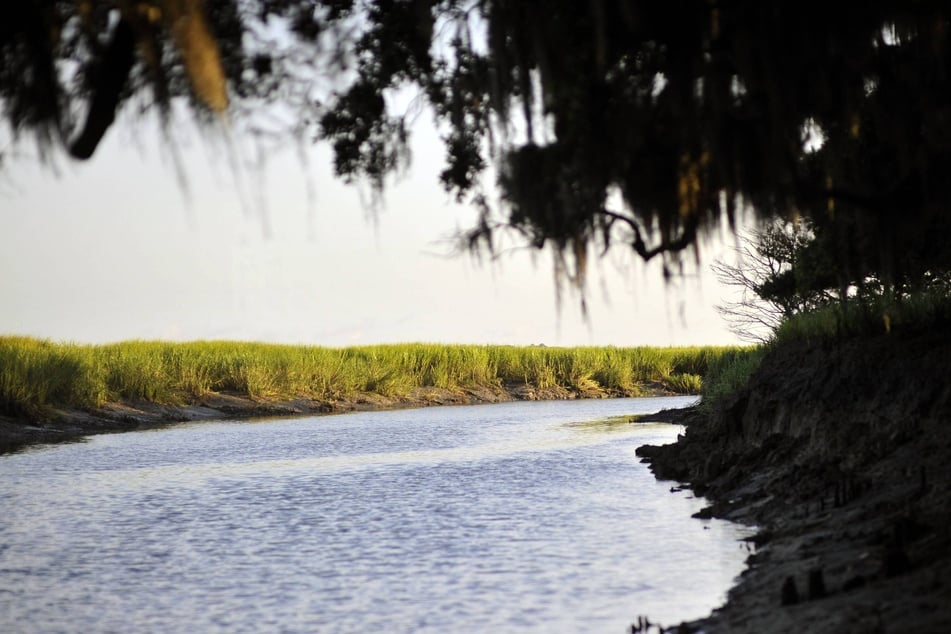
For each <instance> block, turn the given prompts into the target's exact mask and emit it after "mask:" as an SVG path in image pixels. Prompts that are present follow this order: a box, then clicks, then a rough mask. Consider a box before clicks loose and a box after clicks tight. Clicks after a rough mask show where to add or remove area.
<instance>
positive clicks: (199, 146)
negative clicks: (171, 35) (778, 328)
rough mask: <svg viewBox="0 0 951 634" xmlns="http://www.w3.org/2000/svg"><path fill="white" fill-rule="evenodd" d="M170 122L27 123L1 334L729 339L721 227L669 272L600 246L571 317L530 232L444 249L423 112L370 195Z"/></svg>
mask: <svg viewBox="0 0 951 634" xmlns="http://www.w3.org/2000/svg"><path fill="white" fill-rule="evenodd" d="M173 137H174V139H175V142H174V143H173V144H169V143H168V142H166V141H164V140H163V139H162V137H161V135H160V134H159V132H158V130H157V127H156V126H154V125H152V124H148V123H146V124H139V125H130V124H129V122H128V121H127V120H123V119H120V121H119V123H117V125H115V126H114V127H113V128H112V129H111V130H110V131H109V132H108V133H107V136H106V138H105V140H104V141H103V143H102V145H101V146H100V148H99V149H98V150H97V153H96V155H95V156H94V157H93V158H92V160H91V161H88V162H85V163H78V162H75V161H70V160H68V159H66V158H63V157H59V158H56V159H54V160H53V161H52V162H43V161H40V160H38V157H37V153H36V152H35V151H32V152H31V149H30V146H29V144H28V143H22V144H21V145H20V146H18V148H17V153H18V154H19V156H14V157H11V158H9V159H7V160H5V161H4V164H3V169H4V172H3V173H2V175H0V334H8V335H30V336H35V337H41V338H48V339H52V340H57V341H75V342H82V343H104V342H112V341H122V340H128V339H149V340H152V339H164V340H174V341H190V340H200V339H228V340H245V341H248V340H254V341H268V342H275V343H292V344H312V345H323V346H334V347H339V346H349V345H363V344H374V343H395V342H414V341H425V342H443V343H495V344H515V345H528V344H546V345H551V346H555V345H557V346H574V345H615V346H634V345H659V346H668V345H699V344H733V343H738V341H737V340H736V338H735V336H734V335H732V334H731V333H730V332H729V330H728V329H727V326H726V324H725V323H724V322H723V320H722V319H721V317H720V316H719V315H718V314H717V313H716V311H715V308H714V306H715V305H716V304H717V303H720V302H722V298H723V297H724V295H726V294H728V293H729V289H726V288H724V287H723V286H722V285H720V284H719V283H718V282H717V280H716V279H715V278H714V277H713V276H712V274H711V273H710V272H709V270H708V266H709V264H710V263H712V262H713V261H714V260H715V259H717V258H722V257H725V258H728V259H729V258H730V254H731V253H732V252H731V247H733V246H734V245H735V239H734V238H733V237H732V236H730V235H729V233H728V232H725V231H723V232H721V234H722V235H721V237H719V238H717V239H713V240H707V241H704V242H703V244H702V245H701V257H702V261H701V265H700V266H699V267H697V266H694V265H693V264H692V258H687V272H686V274H685V275H684V276H683V277H680V278H678V279H676V280H674V282H673V283H670V284H667V283H665V282H664V280H663V277H662V274H661V268H660V263H659V262H656V263H655V262H651V263H650V264H649V265H644V264H643V263H641V262H639V261H637V260H636V258H635V257H634V256H633V255H632V254H631V253H629V251H628V250H626V249H624V248H623V247H620V248H618V247H616V248H615V249H614V250H613V251H612V252H611V253H610V254H609V255H608V256H607V257H605V258H601V259H598V260H596V262H595V264H594V266H592V267H591V270H590V275H589V290H588V297H587V304H588V316H587V317H586V318H585V317H584V316H583V315H582V312H581V310H580V302H579V300H578V298H577V297H576V296H574V295H572V294H571V293H570V292H567V291H566V292H565V294H564V297H563V301H562V303H561V307H560V309H559V307H558V303H557V301H556V285H555V282H554V276H553V273H552V271H553V267H552V261H551V257H550V256H549V255H548V254H546V253H544V252H536V251H529V250H526V249H510V250H508V251H506V252H505V253H502V254H501V255H500V257H499V258H497V260H494V261H491V260H487V259H485V258H483V260H482V261H481V262H479V261H477V260H476V259H474V258H472V257H471V256H469V255H466V254H463V255H455V256H453V255H451V252H452V246H453V245H452V242H451V240H450V238H451V236H452V235H453V234H454V233H455V232H456V231H458V230H460V229H465V228H468V227H469V226H471V225H472V223H473V220H474V219H475V217H476V216H475V212H474V211H473V210H472V209H471V208H468V207H466V206H465V205H459V204H456V203H455V202H454V201H453V200H452V198H451V197H450V196H449V195H448V194H446V193H445V192H444V191H443V190H442V188H441V187H440V186H439V184H438V173H439V171H440V170H441V169H442V167H441V163H442V148H441V146H440V145H439V142H438V137H437V135H436V132H435V130H434V129H433V127H432V126H431V125H430V124H429V123H428V122H427V121H425V120H423V119H421V120H420V121H418V122H417V126H416V128H414V131H413V146H412V147H413V162H412V166H411V168H410V171H409V172H408V173H407V174H405V175H404V176H403V177H402V178H401V179H399V180H398V181H397V182H395V183H392V184H391V185H390V186H389V187H388V188H387V190H386V192H385V200H384V204H383V206H382V207H381V208H380V209H379V210H378V211H377V212H372V211H370V210H369V209H368V205H367V200H368V195H367V192H366V191H365V188H364V190H361V188H359V187H356V186H353V185H346V184H344V183H342V182H340V181H339V180H337V179H335V178H333V176H332V169H331V157H330V152H329V151H328V149H327V148H326V147H314V146H312V145H311V144H310V143H309V142H306V141H305V142H304V143H302V144H300V145H299V146H298V144H295V143H289V144H288V146H287V147H285V148H278V149H275V150H273V151H269V152H268V153H267V160H266V161H264V162H262V161H260V160H259V159H258V158H257V157H258V154H257V153H256V152H255V150H254V146H253V143H251V142H250V141H249V140H247V139H234V138H231V137H229V136H227V135H224V134H220V133H200V132H198V131H197V130H196V129H195V127H194V126H193V125H192V124H191V123H188V122H187V120H185V121H184V122H180V123H179V124H177V126H176V128H175V129H174V130H173ZM229 139H230V140H229ZM301 149H303V154H304V155H303V156H302V155H301ZM175 156H177V159H175ZM182 173H183V174H184V176H182Z"/></svg>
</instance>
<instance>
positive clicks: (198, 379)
mask: <svg viewBox="0 0 951 634" xmlns="http://www.w3.org/2000/svg"><path fill="white" fill-rule="evenodd" d="M737 354H738V352H737V349H736V348H725V347H690V348H686V347H685V348H652V347H639V348H613V347H603V348H602V347H598V348H595V347H585V348H546V347H514V346H475V345H435V344H397V345H379V346H366V347H353V348H323V347H313V346H287V345H269V344H260V343H239V342H219V341H215V342H207V341H199V342H192V343H166V342H146V341H130V342H124V343H117V344H109V345H79V344H69V343H54V342H50V341H44V340H38V339H32V338H27V337H0V413H4V414H7V415H11V416H16V417H25V418H39V417H42V416H44V415H46V414H47V413H48V411H49V410H50V408H55V407H69V408H94V407H99V406H101V405H103V404H104V403H107V402H115V401H135V400H144V401H149V402H154V403H159V404H169V405H180V404H187V403H194V402H197V401H199V400H200V399H201V398H202V397H203V396H205V395H207V394H210V393H214V392H226V393H234V394H240V395H245V396H248V397H250V398H252V399H254V400H256V401H261V402H267V401H273V400H282V399H293V398H308V399H314V400H322V401H334V400H337V399H345V398H349V397H352V396H353V395H355V394H360V393H369V394H381V395H385V396H400V395H404V394H408V393H410V392H411V391H412V390H414V389H415V388H420V387H437V388H444V389H450V390H466V389H475V388H481V387H497V386H500V385H513V384H521V385H526V386H530V387H534V388H540V389H545V388H554V387H563V388H567V389H570V390H574V391H578V392H588V391H592V390H601V391H604V392H606V393H609V394H617V395H637V394H640V393H644V392H646V391H648V390H649V389H652V388H653V389H656V388H658V387H660V388H663V389H666V390H669V391H671V392H676V393H697V392H699V390H700V389H701V384H702V377H703V376H704V375H705V374H706V373H707V372H708V370H709V369H710V368H712V367H714V366H718V365H722V364H723V363H725V362H727V361H728V360H729V359H731V358H733V357H734V356H736V355H737Z"/></svg>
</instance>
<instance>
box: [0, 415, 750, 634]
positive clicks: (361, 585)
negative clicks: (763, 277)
mask: <svg viewBox="0 0 951 634" xmlns="http://www.w3.org/2000/svg"><path fill="white" fill-rule="evenodd" d="M691 401H692V399H690V398H687V397H673V398H644V399H609V400H592V401H557V402H518V403H504V404H496V405H477V406H459V407H434V408H427V409H417V410H401V411H387V412H367V413H353V414H346V415H338V416H322V417H307V418H295V419H268V420H259V421H231V422H216V423H210V422H203V423H191V424H181V425H176V426H173V427H169V428H165V429H160V430H154V431H146V432H133V433H126V434H114V435H105V436H96V437H92V438H90V439H88V440H87V441H86V442H82V443H75V444H67V445H57V446H48V447H37V448H33V449H30V450H27V451H24V452H21V453H18V454H12V455H7V456H0V631H3V632H22V633H29V632H44V633H48V632H84V633H85V632H133V631H134V632H184V631H196V632H384V631H385V632H617V633H618V634H621V633H622V632H624V631H627V630H628V628H629V627H630V624H631V622H632V621H634V620H635V619H636V618H637V616H638V615H649V616H650V617H651V619H652V620H654V621H658V620H659V621H661V622H663V623H666V624H674V623H676V622H679V621H680V620H683V619H689V618H694V617H699V616H702V615H705V614H707V613H709V611H710V610H711V609H712V608H714V607H717V606H718V605H719V604H720V603H722V601H723V599H724V597H725V592H726V590H727V589H728V588H729V586H730V585H732V580H733V578H734V577H735V576H736V575H737V574H739V572H740V571H741V570H742V568H743V562H744V559H745V556H746V551H745V548H744V547H743V545H742V544H741V542H740V541H739V540H740V539H741V538H742V537H744V536H747V535H749V529H746V528H743V527H740V526H737V525H733V524H729V523H726V522H722V521H718V520H698V519H693V518H691V514H692V513H694V512H696V511H697V510H699V509H700V508H702V506H703V503H702V500H697V499H694V498H693V497H692V496H691V494H690V493H689V492H676V493H672V492H671V490H670V489H671V483H669V482H667V483H664V482H657V481H656V480H655V479H654V478H653V476H652V475H651V473H650V472H649V471H648V469H647V468H646V467H645V466H644V465H642V464H640V463H639V462H638V460H637V458H636V457H635V455H634V450H635V448H636V447H638V446H639V445H641V444H645V443H653V444H659V443H666V442H672V441H674V440H675V439H676V436H677V433H678V432H679V431H681V428H680V427H677V426H671V425H658V424H642V423H630V422H629V415H632V414H638V413H650V412H654V411H658V410H660V409H662V408H666V407H676V406H682V405H685V404H687V403H689V402H691Z"/></svg>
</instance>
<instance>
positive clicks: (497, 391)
mask: <svg viewBox="0 0 951 634" xmlns="http://www.w3.org/2000/svg"><path fill="white" fill-rule="evenodd" d="M671 395H673V393H672V392H669V391H666V390H665V389H664V388H663V386H661V385H659V384H656V385H649V386H644V387H641V388H639V389H638V391H637V392H636V393H635V392H632V393H623V392H617V391H604V390H600V389H593V388H592V389H588V390H585V391H579V390H575V389H570V388H567V387H559V386H556V387H550V388H538V387H533V386H530V385H524V384H518V385H500V386H493V387H484V388H476V389H457V390H450V389H443V388H436V387H425V388H417V389H415V390H413V391H412V392H410V393H409V394H405V395H399V396H386V395H381V394H357V395H353V396H351V397H347V398H342V399H338V400H333V401H315V400H310V399H294V400H285V401H260V400H253V399H251V398H248V397H247V396H246V395H241V394H226V393H211V394H207V395H205V396H203V397H201V398H200V399H199V400H197V401H196V402H194V403H189V404H184V405H178V406H176V405H159V404H156V403H151V402H147V401H136V402H122V403H107V404H106V405H104V406H103V407H100V408H97V409H91V410H54V411H51V412H50V413H49V416H47V417H45V419H43V420H40V421H28V420H25V419H22V418H16V417H10V416H3V415H0V454H2V453H9V452H11V451H16V450H18V449H21V448H23V447H26V446H29V445H37V444H46V443H56V442H69V441H75V440H78V439H80V438H83V437H85V436H90V435H94V434H106V433H116V432H126V431H136V430H141V429H151V428H155V427H161V426H164V425H169V424H174V423H179V422H186V421H195V420H224V419H235V418H256V417H265V416H301V415H307V414H338V413H344V412H352V411H373V410H385V409H405V408H411V407H427V406H432V405H467V404H477V403H499V402H504V401H525V400H528V401H532V400H564V399H575V398H608V397H624V396H671Z"/></svg>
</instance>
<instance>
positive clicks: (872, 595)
mask: <svg viewBox="0 0 951 634" xmlns="http://www.w3.org/2000/svg"><path fill="white" fill-rule="evenodd" d="M949 368H951V335H949V334H945V333H939V334H918V335H890V336H882V337H879V338H876V339H871V340H861V341H859V340H854V341H846V342H843V343H839V344H836V345H835V346H828V345H823V346H810V345H805V344H797V345H787V346H785V347H783V348H782V349H777V350H773V351H772V352H771V353H770V354H768V355H767V357H766V358H765V359H764V361H763V364H762V366H761V367H760V369H759V370H758V372H757V373H756V374H755V375H754V378H753V381H752V383H751V385H750V388H749V389H748V390H746V391H744V392H742V393H740V394H738V395H736V396H735V398H733V399H732V400H731V401H730V402H729V403H727V407H725V408H724V410H723V411H721V412H719V413H718V414H716V415H711V416H705V415H703V414H701V413H700V412H697V411H694V412H690V413H687V414H681V416H684V417H685V418H684V419H682V421H681V422H685V423H686V424H687V426H688V427H687V433H686V435H685V437H684V438H683V439H682V440H681V441H680V442H678V443H676V444H674V445H669V446H666V447H642V448H640V449H639V450H638V453H639V455H641V456H643V457H644V459H645V460H646V461H649V462H650V465H651V468H652V469H653V471H654V473H655V474H656V475H657V476H658V477H659V478H662V479H672V480H679V481H682V482H688V483H689V484H690V485H691V487H692V488H693V489H694V490H695V491H696V492H697V493H699V494H703V495H705V496H707V498H708V499H709V500H711V501H712V503H713V504H712V506H711V507H710V508H709V509H707V510H706V513H709V514H711V515H715V516H717V517H722V518H727V519H733V520H736V521H741V522H745V523H749V524H754V525H756V526H758V527H760V532H759V534H758V536H757V538H756V542H755V546H756V547H755V552H754V553H753V554H752V555H751V556H750V558H749V569H748V570H747V571H746V572H745V573H744V574H743V576H742V577H741V578H740V580H739V582H738V585H737V586H735V587H734V589H733V590H732V591H731V592H730V595H729V599H728V601H727V603H726V605H725V606H723V608H722V609H720V610H718V611H716V612H714V613H713V614H712V615H711V616H710V617H708V618H706V619H703V620H702V621H698V622H694V623H687V624H682V625H680V626H679V627H675V628H672V630H671V631H683V632H694V631H704V632H837V633H838V632H951V467H949V465H951V378H949V373H948V370H949ZM668 625H669V624H668ZM654 631H656V630H654Z"/></svg>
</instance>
